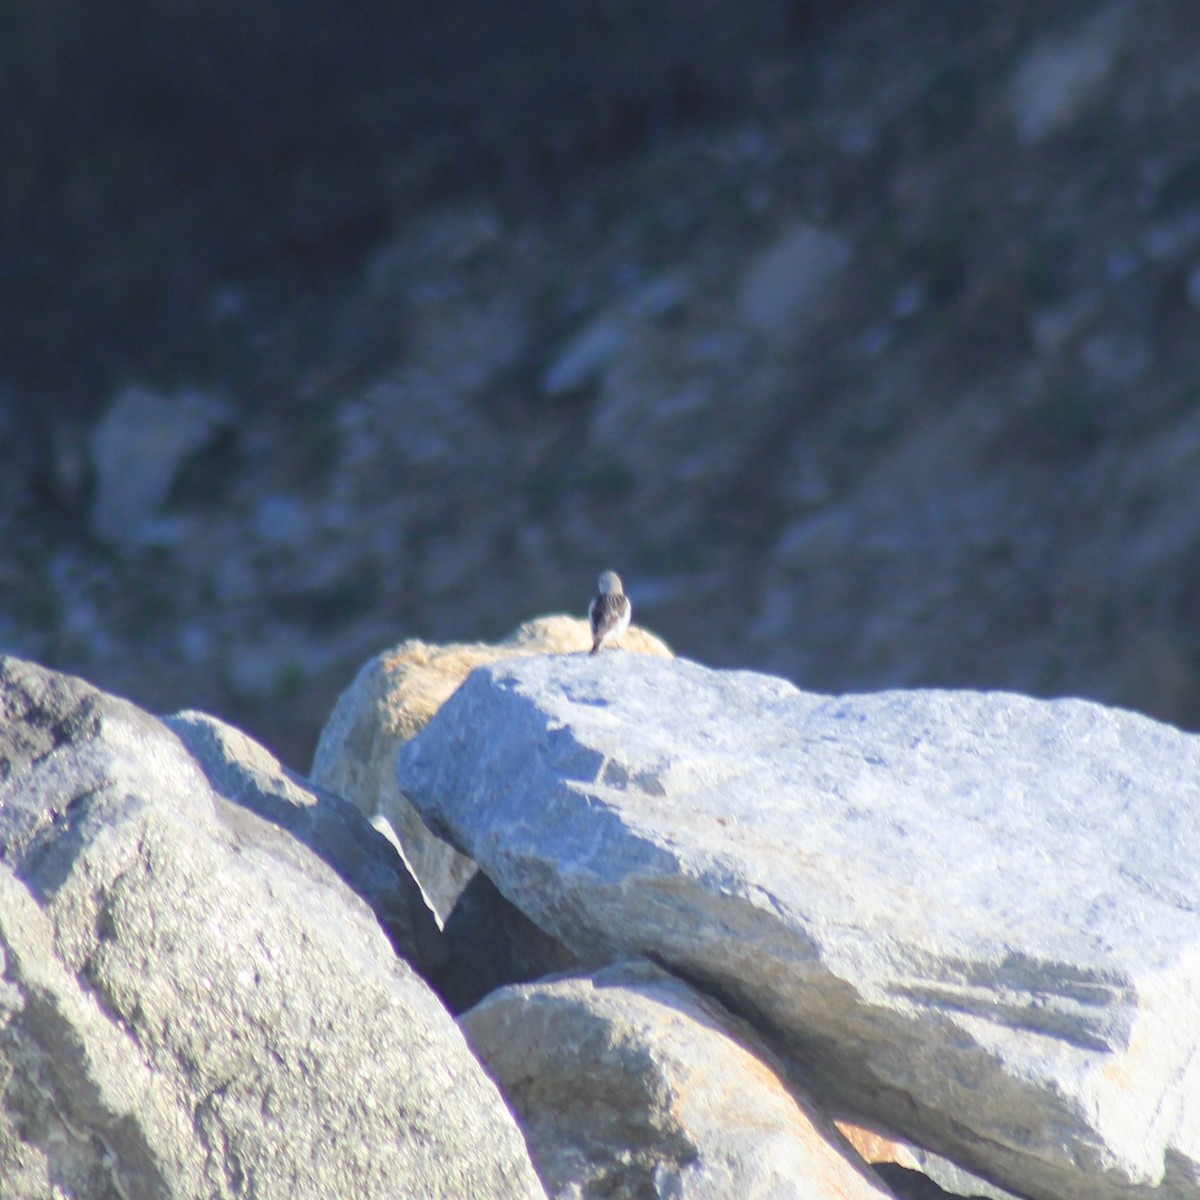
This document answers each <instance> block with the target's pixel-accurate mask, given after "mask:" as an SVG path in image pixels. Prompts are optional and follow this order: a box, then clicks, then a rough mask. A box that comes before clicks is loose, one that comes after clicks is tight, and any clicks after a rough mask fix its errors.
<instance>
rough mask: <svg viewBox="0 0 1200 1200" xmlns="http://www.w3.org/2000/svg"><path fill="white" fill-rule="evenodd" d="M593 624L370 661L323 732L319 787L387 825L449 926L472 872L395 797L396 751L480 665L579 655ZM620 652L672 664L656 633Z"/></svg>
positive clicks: (561, 624)
mask: <svg viewBox="0 0 1200 1200" xmlns="http://www.w3.org/2000/svg"><path fill="white" fill-rule="evenodd" d="M591 644H592V639H591V635H590V634H589V632H588V625H587V622H586V621H581V620H578V619H576V618H574V617H567V616H551V617H540V618H538V619H537V620H535V621H527V622H526V623H525V624H524V625H522V626H521V627H520V628H519V629H517V630H516V631H515V632H514V633H513V634H512V635H511V636H510V637H508V638H506V639H505V640H504V641H502V642H499V643H496V644H492V643H484V642H475V643H470V644H462V643H459V644H452V645H448V646H432V645H429V644H428V643H426V642H421V641H416V640H413V641H407V642H402V643H401V644H400V645H399V646H396V647H394V648H393V649H391V650H387V651H385V652H384V653H383V654H378V655H376V656H375V657H374V658H372V659H371V660H370V661H369V662H368V663H367V664H366V665H365V666H364V667H363V668H362V670H361V671H359V673H358V675H357V677H356V678H355V680H354V682H353V683H352V684H351V685H350V686H349V687H348V688H347V689H346V690H345V691H344V692H343V693H342V695H341V697H340V698H339V699H338V702H337V705H336V707H335V708H334V710H333V713H332V715H331V716H330V718H329V721H328V723H327V724H326V726H325V728H324V729H323V730H322V732H321V738H320V741H319V742H318V744H317V751H316V755H315V757H314V758H313V766H312V778H313V781H314V782H316V783H319V784H321V785H322V786H324V787H327V788H329V789H330V790H332V791H335V792H337V793H338V795H340V796H345V797H346V798H347V799H349V800H353V801H354V803H355V804H357V805H358V807H359V808H360V809H362V811H363V812H364V813H365V814H366V815H367V816H369V817H370V816H374V815H375V814H376V813H381V814H382V815H383V816H384V817H386V818H387V820H388V821H389V823H390V824H391V826H392V828H393V829H394V830H395V833H396V836H397V838H398V839H399V841H400V844H401V846H402V847H403V852H404V856H405V859H406V861H407V862H408V864H409V866H410V867H411V869H412V872H413V874H414V875H415V876H416V877H417V878H418V879H419V880H420V881H421V886H422V887H423V888H424V889H425V892H426V894H427V895H428V897H429V899H430V903H431V904H432V905H433V906H434V908H435V910H436V911H437V914H438V916H439V917H440V918H441V919H442V920H443V921H444V920H446V919H447V918H448V917H449V915H450V911H451V909H452V908H453V907H454V902H455V900H456V899H457V898H458V895H459V893H460V892H461V891H462V889H463V887H464V886H465V885H466V883H467V881H468V880H469V879H470V878H471V875H472V874H473V873H474V870H475V864H474V863H473V862H471V860H470V859H469V858H466V857H464V856H463V855H461V854H458V853H457V852H456V851H455V850H454V849H453V848H452V847H450V846H448V845H446V843H445V842H443V841H440V840H439V839H438V838H435V837H433V836H431V834H430V833H429V830H428V829H427V828H426V827H425V824H424V823H423V822H422V820H421V818H420V817H419V816H417V814H416V813H415V812H414V811H413V808H412V806H411V805H410V804H409V803H408V801H407V800H406V799H405V798H404V796H402V795H399V794H398V793H397V791H396V763H395V760H396V751H397V750H398V749H399V747H400V746H401V745H403V743H404V742H406V741H408V739H409V738H411V737H414V736H415V735H416V734H417V733H419V732H420V731H421V730H422V729H423V728H424V727H425V723H426V722H427V721H428V720H429V718H430V717H432V716H433V714H434V713H435V712H437V710H438V709H439V708H440V707H441V705H442V704H444V703H445V701H446V700H447V699H448V698H449V696H450V695H451V694H452V693H453V692H454V690H455V689H456V688H457V687H458V685H459V684H460V683H462V681H463V680H464V679H466V677H467V676H468V675H469V674H470V673H471V672H472V671H473V670H474V669H475V668H476V667H478V666H480V665H482V664H483V663H492V662H499V661H501V660H502V659H506V658H513V657H527V656H529V655H536V654H573V653H576V652H580V651H584V650H588V649H590V648H591ZM621 645H622V646H623V647H624V648H625V649H627V650H634V651H637V652H639V653H642V654H654V655H662V656H670V653H671V651H670V650H669V649H668V648H667V646H666V645H665V644H664V643H663V642H661V641H660V640H659V639H658V638H656V637H655V636H654V635H653V634H651V633H647V632H646V631H645V630H643V629H638V628H637V627H636V626H635V627H633V628H631V629H629V630H628V631H626V634H625V636H624V637H623V638H622V641H621Z"/></svg>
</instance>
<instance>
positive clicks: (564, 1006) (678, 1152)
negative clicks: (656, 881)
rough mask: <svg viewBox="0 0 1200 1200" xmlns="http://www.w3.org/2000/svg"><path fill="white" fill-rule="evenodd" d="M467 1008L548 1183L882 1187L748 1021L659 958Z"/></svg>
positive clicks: (593, 1187) (762, 1194)
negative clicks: (674, 975) (790, 1079)
mask: <svg viewBox="0 0 1200 1200" xmlns="http://www.w3.org/2000/svg"><path fill="white" fill-rule="evenodd" d="M461 1024H462V1026H463V1028H464V1030H465V1031H466V1033H467V1036H468V1038H470V1040H471V1043H472V1045H473V1046H474V1047H475V1049H476V1050H477V1051H478V1053H479V1054H480V1056H481V1057H482V1058H483V1061H484V1062H485V1063H486V1064H487V1066H488V1070H489V1071H490V1072H491V1073H492V1075H493V1076H494V1077H495V1078H496V1079H497V1080H498V1082H499V1083H500V1086H501V1088H503V1090H504V1092H505V1095H506V1096H508V1098H509V1101H510V1102H511V1103H512V1105H513V1107H514V1109H515V1110H516V1112H517V1113H518V1115H519V1117H520V1120H521V1124H522V1127H523V1128H524V1129H525V1130H526V1135H527V1137H528V1138H529V1143H530V1152H531V1153H532V1154H533V1156H534V1159H535V1161H536V1162H537V1164H538V1169H539V1171H540V1172H541V1175H542V1178H543V1180H545V1182H546V1186H547V1188H548V1189H549V1191H550V1193H551V1194H552V1195H553V1196H555V1197H572V1198H579V1200H648V1198H650V1197H661V1198H662V1200H667V1198H670V1200H835V1198H837V1200H882V1198H883V1197H885V1196H888V1195H889V1193H888V1192H887V1189H886V1188H884V1187H883V1186H882V1185H881V1184H880V1182H879V1181H878V1179H876V1178H875V1176H874V1175H873V1174H872V1173H871V1172H870V1171H869V1169H868V1168H867V1166H866V1164H865V1163H864V1162H863V1161H862V1160H861V1159H860V1158H859V1157H858V1155H856V1154H855V1153H854V1151H853V1150H852V1149H851V1148H850V1147H849V1145H848V1144H847V1143H846V1142H845V1141H844V1140H843V1139H842V1138H841V1137H840V1136H839V1134H838V1133H837V1131H836V1129H835V1128H834V1127H833V1125H832V1123H830V1122H829V1121H828V1120H827V1119H825V1118H824V1117H822V1116H821V1115H820V1114H818V1113H817V1112H816V1111H815V1110H814V1109H813V1108H812V1106H811V1104H810V1103H809V1101H808V1100H807V1098H806V1097H805V1096H804V1095H803V1093H801V1092H799V1091H798V1090H797V1089H796V1088H795V1086H794V1085H792V1084H790V1083H789V1082H788V1080H787V1076H786V1073H785V1072H784V1071H783V1069H782V1068H781V1066H780V1064H779V1063H778V1062H776V1061H775V1060H774V1058H773V1056H772V1055H771V1053H770V1052H769V1051H768V1050H767V1049H766V1048H765V1047H764V1046H763V1045H762V1043H761V1042H760V1041H759V1039H758V1038H756V1037H755V1035H754V1034H753V1033H752V1032H751V1031H750V1030H749V1028H747V1027H746V1026H745V1025H744V1024H743V1023H742V1022H740V1021H737V1020H736V1019H735V1018H734V1017H732V1016H731V1015H730V1014H729V1013H727V1012H725V1011H724V1010H723V1009H722V1008H721V1006H720V1005H719V1004H717V1003H715V1002H714V1001H712V1000H710V999H706V998H704V997H702V996H700V995H699V994H698V993H696V992H695V991H693V990H692V989H691V988H690V987H688V986H687V985H686V984H685V983H682V982H681V981H679V980H677V979H673V978H672V977H671V976H670V975H668V974H667V973H666V972H665V971H663V970H661V969H659V968H658V967H655V966H653V965H651V964H650V963H645V962H640V963H623V964H619V965H617V966H615V967H609V968H607V969H605V970H603V971H600V972H598V973H596V974H595V975H594V976H587V975H584V976H571V977H567V978H559V979H554V980H546V981H544V982H541V983H535V984H529V985H525V986H521V987H511V988H503V989H501V990H500V991H498V992H495V993H493V994H492V995H491V996H490V997H489V998H488V999H487V1000H485V1001H484V1002H483V1003H482V1004H479V1005H477V1006H476V1007H475V1008H473V1009H471V1010H470V1012H468V1013H465V1014H464V1015H463V1017H462V1018H461Z"/></svg>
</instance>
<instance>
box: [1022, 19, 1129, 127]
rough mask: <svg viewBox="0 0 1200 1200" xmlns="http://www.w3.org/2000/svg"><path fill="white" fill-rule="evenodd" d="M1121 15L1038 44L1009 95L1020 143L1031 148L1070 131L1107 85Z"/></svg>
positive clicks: (1119, 38)
mask: <svg viewBox="0 0 1200 1200" xmlns="http://www.w3.org/2000/svg"><path fill="white" fill-rule="evenodd" d="M1122 18H1123V11H1122V8H1121V6H1120V5H1112V6H1110V7H1109V8H1106V9H1102V10H1101V11H1100V12H1098V13H1096V14H1095V16H1093V17H1092V18H1091V19H1090V20H1089V21H1087V22H1086V24H1085V25H1084V26H1083V28H1082V29H1081V30H1080V31H1079V32H1078V33H1077V34H1076V35H1075V36H1074V37H1072V38H1047V39H1045V40H1043V41H1041V42H1039V43H1038V44H1037V45H1036V46H1034V48H1033V49H1032V50H1031V51H1030V52H1029V54H1028V55H1027V56H1026V58H1025V60H1024V61H1023V62H1022V63H1021V65H1020V66H1019V67H1018V68H1017V71H1016V74H1015V75H1014V76H1013V78H1012V82H1011V84H1010V85H1009V89H1008V100H1009V105H1010V107H1011V108H1012V114H1013V121H1014V122H1015V124H1016V127H1017V135H1018V137H1019V138H1020V139H1021V141H1022V142H1023V143H1024V144H1025V145H1027V146H1032V145H1033V144H1035V143H1036V142H1039V141H1041V140H1042V138H1044V137H1046V136H1047V135H1048V134H1050V133H1053V132H1055V131H1056V130H1058V129H1062V128H1063V127H1065V126H1066V125H1069V124H1070V123H1071V122H1072V121H1074V120H1075V118H1076V117H1077V116H1078V115H1079V114H1080V112H1082V110H1083V109H1084V108H1085V107H1086V106H1087V105H1088V104H1089V103H1090V102H1091V101H1092V100H1094V99H1095V98H1096V97H1097V96H1098V95H1099V93H1100V90H1101V89H1102V87H1103V86H1104V83H1105V82H1106V81H1107V79H1108V77H1109V75H1110V73H1111V71H1112V68H1113V64H1114V63H1115V61H1116V57H1117V52H1118V51H1119V50H1120V48H1121V41H1122V32H1123V24H1124V22H1123V19H1122Z"/></svg>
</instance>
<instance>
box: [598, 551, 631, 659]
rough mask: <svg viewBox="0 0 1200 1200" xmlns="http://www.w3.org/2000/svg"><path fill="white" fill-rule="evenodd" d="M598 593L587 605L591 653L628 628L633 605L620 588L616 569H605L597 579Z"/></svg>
mask: <svg viewBox="0 0 1200 1200" xmlns="http://www.w3.org/2000/svg"><path fill="white" fill-rule="evenodd" d="M596 586H597V587H599V589H600V594H599V595H598V596H596V597H595V598H594V599H593V600H592V602H591V604H589V605H588V620H589V621H591V623H592V649H591V653H592V654H597V653H599V651H600V650H602V649H603V648H604V645H605V643H606V642H611V641H615V640H616V639H617V638H619V637H620V636H621V634H623V633H624V632H625V630H627V629H628V628H629V618H630V616H632V614H633V605H632V604H630V603H629V597H628V596H627V595H625V592H624V591H623V590H622V588H621V577H620V576H619V575H618V574H617V573H616V571H605V572H604V574H603V575H601V576H600V578H599V580H598V581H597V585H596Z"/></svg>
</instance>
